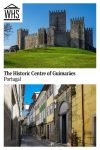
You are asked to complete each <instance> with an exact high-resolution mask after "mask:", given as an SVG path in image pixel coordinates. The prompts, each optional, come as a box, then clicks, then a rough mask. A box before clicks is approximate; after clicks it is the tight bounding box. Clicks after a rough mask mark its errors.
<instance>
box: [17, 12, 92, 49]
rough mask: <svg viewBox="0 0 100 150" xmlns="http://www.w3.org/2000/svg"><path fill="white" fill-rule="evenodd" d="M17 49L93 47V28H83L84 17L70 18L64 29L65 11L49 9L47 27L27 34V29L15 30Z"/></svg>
mask: <svg viewBox="0 0 100 150" xmlns="http://www.w3.org/2000/svg"><path fill="white" fill-rule="evenodd" d="M17 43H18V46H19V49H27V48H33V47H43V46H45V45H47V46H64V47H73V48H82V49H92V48H93V29H92V28H85V22H84V17H80V18H73V19H70V30H69V31H68V30H67V31H66V11H65V10H64V11H49V28H47V29H46V28H40V29H38V33H34V34H31V35H29V33H28V30H26V29H19V30H17Z"/></svg>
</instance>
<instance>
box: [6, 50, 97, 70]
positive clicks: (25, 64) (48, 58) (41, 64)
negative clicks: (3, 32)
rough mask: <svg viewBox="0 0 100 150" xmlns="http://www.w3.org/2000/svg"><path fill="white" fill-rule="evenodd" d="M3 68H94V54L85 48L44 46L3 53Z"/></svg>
mask: <svg viewBox="0 0 100 150" xmlns="http://www.w3.org/2000/svg"><path fill="white" fill-rule="evenodd" d="M4 67H5V68H95V67H96V54H95V53H93V52H90V51H87V50H82V49H78V48H65V47H46V48H33V49H27V50H20V51H18V52H17V53H16V52H11V53H5V54H4Z"/></svg>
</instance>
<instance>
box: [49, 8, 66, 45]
mask: <svg viewBox="0 0 100 150" xmlns="http://www.w3.org/2000/svg"><path fill="white" fill-rule="evenodd" d="M47 45H51V46H67V34H66V11H65V10H64V11H62V10H61V11H49V28H48V30H47Z"/></svg>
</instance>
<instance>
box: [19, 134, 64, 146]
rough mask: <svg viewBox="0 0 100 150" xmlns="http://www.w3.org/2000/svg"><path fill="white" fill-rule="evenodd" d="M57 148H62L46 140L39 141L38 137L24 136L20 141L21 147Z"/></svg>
mask: <svg viewBox="0 0 100 150" xmlns="http://www.w3.org/2000/svg"><path fill="white" fill-rule="evenodd" d="M41 146H43V147H47V146H49V147H58V146H62V145H61V144H59V143H54V142H51V141H49V140H47V139H41V138H40V137H36V136H31V135H25V136H23V137H22V139H21V147H41Z"/></svg>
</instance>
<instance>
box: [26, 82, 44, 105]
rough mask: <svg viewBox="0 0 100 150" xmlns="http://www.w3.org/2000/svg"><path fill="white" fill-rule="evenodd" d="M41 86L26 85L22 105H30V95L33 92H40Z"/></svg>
mask: <svg viewBox="0 0 100 150" xmlns="http://www.w3.org/2000/svg"><path fill="white" fill-rule="evenodd" d="M42 87H43V84H26V85H25V94H24V104H30V103H32V102H33V101H32V95H33V93H34V92H40V91H41V89H42Z"/></svg>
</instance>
